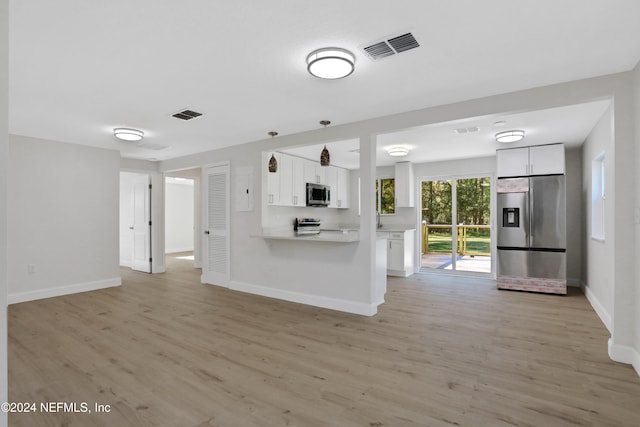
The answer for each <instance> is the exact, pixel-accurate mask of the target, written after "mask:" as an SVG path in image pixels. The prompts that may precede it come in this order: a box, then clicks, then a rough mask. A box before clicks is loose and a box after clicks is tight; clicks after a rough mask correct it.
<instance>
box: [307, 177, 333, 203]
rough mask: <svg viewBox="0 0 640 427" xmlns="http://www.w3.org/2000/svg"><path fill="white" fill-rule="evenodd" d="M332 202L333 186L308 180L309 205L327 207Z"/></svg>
mask: <svg viewBox="0 0 640 427" xmlns="http://www.w3.org/2000/svg"><path fill="white" fill-rule="evenodd" d="M330 203H331V188H330V187H329V186H328V185H322V184H313V183H311V182H307V206H315V207H327V206H329V204H330Z"/></svg>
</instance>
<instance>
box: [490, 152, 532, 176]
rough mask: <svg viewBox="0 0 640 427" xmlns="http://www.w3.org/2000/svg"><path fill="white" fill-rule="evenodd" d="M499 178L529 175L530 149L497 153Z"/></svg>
mask: <svg viewBox="0 0 640 427" xmlns="http://www.w3.org/2000/svg"><path fill="white" fill-rule="evenodd" d="M496 162H497V167H496V169H497V172H498V178H502V177H504V176H527V175H529V148H528V147H524V148H510V149H508V150H497V151H496Z"/></svg>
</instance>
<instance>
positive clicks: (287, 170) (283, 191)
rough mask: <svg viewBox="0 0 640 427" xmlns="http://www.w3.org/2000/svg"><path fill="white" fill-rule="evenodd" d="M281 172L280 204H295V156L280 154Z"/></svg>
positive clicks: (279, 168) (279, 169)
mask: <svg viewBox="0 0 640 427" xmlns="http://www.w3.org/2000/svg"><path fill="white" fill-rule="evenodd" d="M278 172H279V174H280V201H279V203H276V204H277V205H279V206H293V157H292V156H288V155H286V154H281V155H280V160H279V161H278Z"/></svg>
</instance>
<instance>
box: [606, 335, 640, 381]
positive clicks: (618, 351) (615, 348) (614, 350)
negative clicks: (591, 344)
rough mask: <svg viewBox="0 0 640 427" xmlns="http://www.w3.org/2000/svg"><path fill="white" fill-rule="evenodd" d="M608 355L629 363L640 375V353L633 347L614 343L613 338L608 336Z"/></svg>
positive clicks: (613, 358) (617, 360)
mask: <svg viewBox="0 0 640 427" xmlns="http://www.w3.org/2000/svg"><path fill="white" fill-rule="evenodd" d="M609 357H610V358H611V359H612V360H615V361H616V362H620V363H628V364H630V365H631V366H633V369H635V370H636V373H637V374H638V376H640V353H638V351H637V350H636V349H635V348H633V347H629V346H626V345H619V344H614V343H613V339H611V338H609Z"/></svg>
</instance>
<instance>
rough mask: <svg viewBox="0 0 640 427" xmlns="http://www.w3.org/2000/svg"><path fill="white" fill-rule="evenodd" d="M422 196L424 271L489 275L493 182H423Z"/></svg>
mask: <svg viewBox="0 0 640 427" xmlns="http://www.w3.org/2000/svg"><path fill="white" fill-rule="evenodd" d="M421 196H422V197H421V199H422V211H421V212H422V214H421V221H422V224H421V245H420V249H421V267H422V268H423V269H424V270H449V271H459V272H466V273H470V274H481V275H486V274H490V273H491V264H492V263H491V227H490V224H491V178H490V177H488V176H481V177H471V178H469V177H449V178H446V179H439V180H424V181H422V182H421ZM454 218H455V221H454V220H453V219H454Z"/></svg>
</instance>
